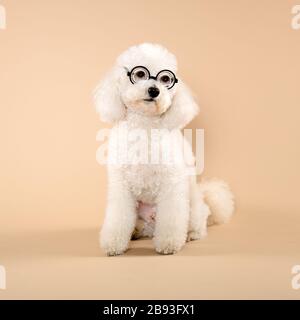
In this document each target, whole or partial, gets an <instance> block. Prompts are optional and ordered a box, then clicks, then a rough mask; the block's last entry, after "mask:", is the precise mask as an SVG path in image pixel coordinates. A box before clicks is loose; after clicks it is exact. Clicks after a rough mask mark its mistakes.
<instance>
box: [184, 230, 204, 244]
mask: <svg viewBox="0 0 300 320" xmlns="http://www.w3.org/2000/svg"><path fill="white" fill-rule="evenodd" d="M206 236H207V232H206V230H199V231H189V233H188V236H187V240H186V241H187V242H189V241H193V240H201V239H203V238H205V237H206Z"/></svg>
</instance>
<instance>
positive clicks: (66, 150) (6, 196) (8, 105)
mask: <svg viewBox="0 0 300 320" xmlns="http://www.w3.org/2000/svg"><path fill="white" fill-rule="evenodd" d="M295 1H296V0H295ZM295 1H293V0H291V1H288V0H277V1H274V0H255V1H253V0H251V1H250V0H248V1H247V0H239V1H238V0H226V1H224V0H202V1H200V0H197V1H196V0H194V1H193V0H186V1H174V0H172V1H170V0H164V1H159V0H152V1H140V0H126V1H121V0H119V1H116V0H109V1H104V0H98V1H96V0H89V1H86V0H63V1H61V0H60V1H58V0H51V1H50V0H43V1H41V0H24V1H18V0H1V4H2V5H4V6H5V7H6V11H7V30H5V31H0V108H1V126H0V142H1V167H0V210H1V212H0V219H1V220H0V221H1V222H0V237H1V239H0V264H2V265H4V266H5V267H6V271H7V290H6V291H0V299H7V298H17V299H19V298H50V299H52V298H59V299H60V298H92V299H94V298H128V299H135V298H159V299H161V298H182V299H185V298H196V299H200V298H209V299H210V298H241V299H245V298H292V299H299V298H300V291H295V290H292V288H291V268H292V266H293V265H295V264H300V196H299V181H300V170H299V162H300V152H299V138H300V129H299V117H300V90H299V76H300V58H299V57H300V30H299V31H295V30H293V29H292V28H291V18H292V15H291V8H292V6H293V5H295V4H297V2H295ZM144 41H150V42H158V43H161V44H163V45H165V46H166V47H168V48H169V49H170V50H171V51H172V52H174V53H175V54H176V55H177V57H178V60H179V72H180V76H181V77H183V78H184V79H185V80H186V82H187V83H189V84H190V86H191V88H192V89H193V91H194V92H195V93H196V95H197V96H198V97H199V101H200V104H201V108H202V112H201V114H200V115H199V116H198V117H197V119H196V120H194V121H193V122H192V124H191V125H190V127H191V128H204V129H205V134H206V137H205V143H206V148H205V172H204V175H205V176H207V177H212V176H216V177H221V178H223V179H225V180H227V181H228V182H229V183H230V185H231V187H232V189H233V190H234V193H235V195H236V200H237V212H236V216H235V218H234V219H233V221H232V222H231V223H230V224H228V225H226V226H220V227H213V228H211V229H210V232H209V236H208V238H207V239H205V240H203V241H202V242H198V241H197V242H193V243H190V244H188V245H187V246H186V247H185V249H184V250H183V251H182V252H181V253H179V254H178V255H176V256H168V257H162V256H158V255H156V254H155V253H154V251H153V250H152V246H151V242H150V241H139V242H135V243H134V244H132V246H133V247H134V248H133V249H132V250H130V251H128V253H127V254H126V255H125V256H123V257H118V258H106V257H104V255H103V253H102V252H101V251H100V249H99V248H98V243H97V236H98V235H97V234H98V230H99V228H100V225H101V222H102V218H103V213H104V208H105V194H106V173H105V168H104V167H101V166H99V165H98V164H97V163H96V159H95V153H96V149H97V147H98V145H99V143H97V142H96V133H97V131H98V130H99V129H100V128H102V127H104V124H102V123H100V121H99V120H98V116H97V115H96V113H95V111H94V109H93V105H92V99H91V92H92V90H93V88H94V87H95V85H96V84H97V82H98V80H99V79H101V77H102V76H103V74H104V73H105V72H106V71H107V70H108V69H109V68H110V66H111V65H112V64H113V62H114V59H115V58H116V56H117V55H118V54H119V53H120V52H122V51H123V50H124V49H126V48H127V47H128V46H130V45H133V44H137V43H140V42H144Z"/></svg>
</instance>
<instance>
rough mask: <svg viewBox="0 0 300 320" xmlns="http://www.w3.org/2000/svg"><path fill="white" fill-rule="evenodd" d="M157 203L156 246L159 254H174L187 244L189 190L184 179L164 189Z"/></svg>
mask: <svg viewBox="0 0 300 320" xmlns="http://www.w3.org/2000/svg"><path fill="white" fill-rule="evenodd" d="M162 190H163V191H162V193H161V194H160V196H159V199H158V203H157V215H156V224H155V230H154V245H155V249H156V251H157V252H159V253H162V254H173V253H176V252H178V251H179V250H180V249H181V248H182V247H183V246H184V244H185V242H186V238H187V230H188V219H189V189H188V183H187V181H185V179H183V180H182V181H181V182H179V183H176V184H171V183H170V184H169V185H166V186H165V187H164V188H162Z"/></svg>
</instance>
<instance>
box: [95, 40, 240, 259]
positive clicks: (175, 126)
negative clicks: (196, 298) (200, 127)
mask: <svg viewBox="0 0 300 320" xmlns="http://www.w3.org/2000/svg"><path fill="white" fill-rule="evenodd" d="M95 104H96V109H97V111H98V112H99V114H100V118H101V120H102V121H104V122H108V123H113V124H114V126H113V128H112V129H111V132H110V136H109V143H108V158H109V159H110V160H116V157H117V156H116V154H117V152H116V149H117V145H118V142H119V144H121V145H123V141H122V142H121V140H122V138H123V136H124V135H125V132H127V133H128V132H129V133H130V132H133V131H134V130H142V131H143V132H146V137H147V138H149V139H150V140H151V139H153V137H152V135H151V134H150V132H152V131H153V130H159V131H162V133H161V135H162V138H165V137H166V136H167V135H168V133H170V132H172V133H174V134H173V136H174V137H175V139H173V142H174V141H175V147H176V144H177V147H178V145H179V144H180V143H182V141H183V144H184V146H185V150H187V152H185V153H187V158H189V161H192V162H193V161H194V159H193V153H192V148H191V146H190V144H188V142H187V141H186V140H185V139H184V138H183V135H182V132H181V129H183V128H184V127H185V126H186V125H187V124H188V123H189V122H190V121H191V120H192V119H193V118H194V117H195V116H196V115H197V114H198V111H199V107H198V105H197V103H196V101H195V99H194V98H193V95H192V94H191V91H190V90H189V88H188V87H187V86H186V85H185V84H184V82H183V81H182V79H180V78H179V77H178V75H177V60H176V57H175V56H174V55H173V54H172V53H170V52H169V51H168V50H167V49H165V48H164V47H162V46H160V45H158V44H151V43H144V44H140V45H137V46H133V47H130V48H129V49H128V50H126V51H125V52H124V53H122V54H121V55H120V56H119V57H118V59H117V61H116V64H115V66H114V67H113V69H112V70H111V71H110V72H109V73H108V74H107V76H106V77H105V78H104V80H103V81H102V82H101V83H100V85H98V87H97V88H96V90H95ZM120 132H121V134H120ZM162 141H164V139H162ZM165 141H169V140H165ZM127 143H129V146H130V145H132V144H133V143H134V142H133V141H132V140H131V142H130V141H129V142H127ZM160 146H161V147H162V149H164V148H167V147H170V144H169V143H166V142H165V144H164V143H163V142H162V144H161V145H160ZM127 147H128V146H127ZM171 149H174V144H172V147H171ZM124 150H125V149H124ZM143 150H144V152H143V154H144V155H149V153H150V151H149V148H148V147H146V148H145V149H143ZM124 152H125V151H124ZM174 157H175V156H174ZM107 170H108V192H107V207H106V214H105V219H104V224H103V226H102V230H101V232H100V245H101V247H102V248H103V250H104V251H105V253H106V254H107V255H108V256H114V255H121V254H123V253H124V252H125V251H126V250H127V249H128V247H129V243H130V240H131V239H132V238H133V239H137V238H140V237H144V236H147V237H151V238H153V242H154V247H155V250H156V251H157V252H158V253H161V254H174V253H176V252H178V251H179V250H181V249H182V247H183V246H184V245H185V243H186V242H187V241H190V240H197V239H202V238H204V237H205V236H206V234H207V226H208V225H211V224H221V223H225V222H227V221H229V219H230V217H231V216H232V214H233V211H234V200H233V195H232V193H231V191H230V189H229V187H228V185H227V184H226V183H225V182H223V181H220V180H204V181H202V182H200V183H199V184H197V181H196V174H191V166H188V165H186V163H185V162H184V161H183V162H179V163H175V162H173V163H171V164H170V163H167V164H165V163H162V162H159V163H154V164H153V163H141V162H135V163H121V164H120V163H118V161H109V163H108V165H107ZM195 170H196V169H195V166H194V165H192V171H194V172H195Z"/></svg>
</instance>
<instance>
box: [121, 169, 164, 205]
mask: <svg viewBox="0 0 300 320" xmlns="http://www.w3.org/2000/svg"><path fill="white" fill-rule="evenodd" d="M160 171H161V168H160V167H159V166H157V165H156V166H155V165H149V164H147V165H143V164H137V165H126V166H125V167H124V171H123V172H124V178H125V179H126V181H127V182H128V185H129V187H130V190H131V192H132V193H133V195H134V196H135V197H136V199H137V200H139V201H142V202H144V203H154V202H155V199H156V197H157V195H158V193H159V190H160V184H161V181H160V179H161V172H160Z"/></svg>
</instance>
